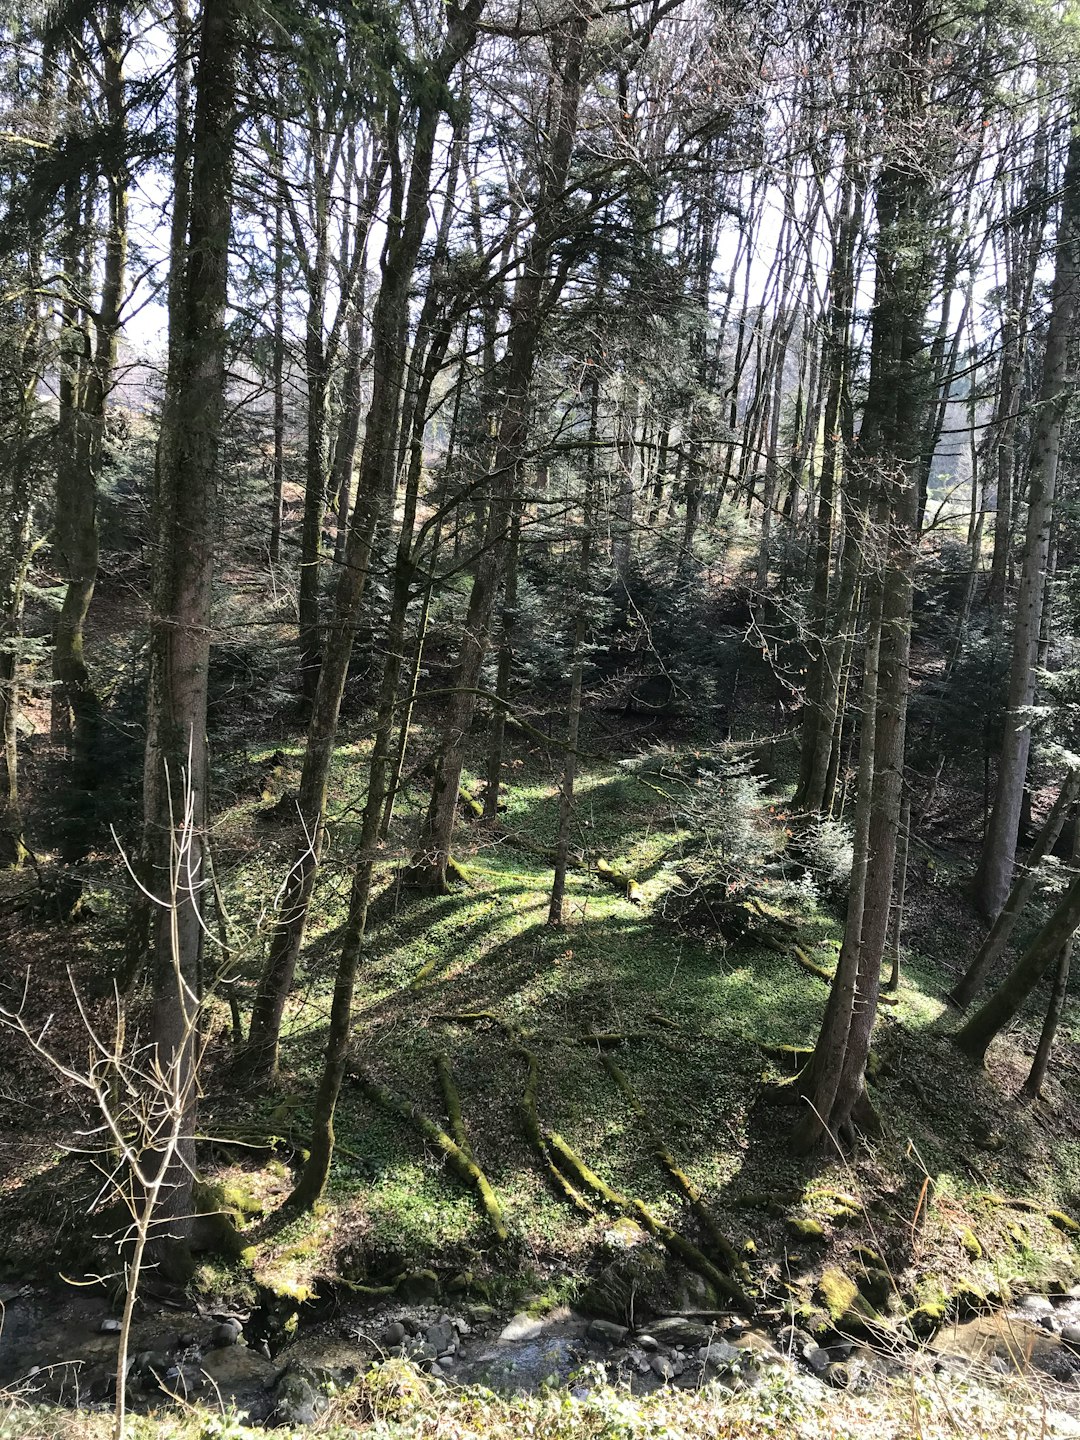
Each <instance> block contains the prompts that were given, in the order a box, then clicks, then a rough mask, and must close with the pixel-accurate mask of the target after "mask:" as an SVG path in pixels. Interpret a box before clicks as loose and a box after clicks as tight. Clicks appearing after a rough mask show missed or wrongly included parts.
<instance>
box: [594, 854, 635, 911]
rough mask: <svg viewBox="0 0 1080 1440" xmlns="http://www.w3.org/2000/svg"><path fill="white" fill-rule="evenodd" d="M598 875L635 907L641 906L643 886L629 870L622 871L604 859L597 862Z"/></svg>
mask: <svg viewBox="0 0 1080 1440" xmlns="http://www.w3.org/2000/svg"><path fill="white" fill-rule="evenodd" d="M596 873H597V875H599V877H600V879H601V880H603V881H605V882H606V883H607V884H608V885H611V886H614V888H615V889H616V890H620V891H621V892H622V894H623V895H624V896H625V898H626V899H627V900H629V901H630V902H631V904H633V905H640V904H641V902H642V900H643V898H644V897H643V895H642V893H641V886H640V885H639V884H638V882H637V881H636V880H635V879H634V877H633V875H631V874H630V873H629V871H627V870H621V869H620V868H619V867H618V866H617V865H612V864H611V862H610V861H609V860H604V859H603V858H601V859H599V860H597V862H596Z"/></svg>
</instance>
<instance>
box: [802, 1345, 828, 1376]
mask: <svg viewBox="0 0 1080 1440" xmlns="http://www.w3.org/2000/svg"><path fill="white" fill-rule="evenodd" d="M802 1358H803V1359H804V1360H805V1361H806V1363H807V1365H808V1366H809V1367H810V1369H811V1370H812V1371H813V1372H814V1374H815V1375H817V1376H819V1377H820V1378H822V1379H824V1377H825V1376H826V1375H827V1374H828V1370H829V1366H830V1365H831V1364H833V1361H832V1359H831V1357H830V1355H829V1352H828V1351H827V1350H823V1349H822V1348H821V1346H820V1345H808V1346H807V1348H806V1349H805V1350H804V1351H803V1355H802Z"/></svg>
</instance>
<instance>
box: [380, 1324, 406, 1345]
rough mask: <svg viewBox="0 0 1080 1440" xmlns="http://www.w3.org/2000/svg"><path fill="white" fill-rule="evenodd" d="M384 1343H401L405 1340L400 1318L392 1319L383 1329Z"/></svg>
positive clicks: (403, 1327)
mask: <svg viewBox="0 0 1080 1440" xmlns="http://www.w3.org/2000/svg"><path fill="white" fill-rule="evenodd" d="M382 1338H383V1344H384V1345H401V1344H403V1343H404V1340H405V1326H404V1325H403V1324H402V1323H401V1321H400V1320H395V1321H393V1322H392V1323H391V1324H390V1325H388V1326H387V1327H386V1329H385V1330H384V1331H383V1337H382Z"/></svg>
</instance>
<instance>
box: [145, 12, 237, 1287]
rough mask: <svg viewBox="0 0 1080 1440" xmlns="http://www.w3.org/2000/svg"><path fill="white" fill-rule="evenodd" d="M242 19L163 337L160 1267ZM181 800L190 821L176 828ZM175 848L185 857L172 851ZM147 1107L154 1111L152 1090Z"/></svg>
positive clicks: (226, 46) (185, 1179) (172, 1206)
mask: <svg viewBox="0 0 1080 1440" xmlns="http://www.w3.org/2000/svg"><path fill="white" fill-rule="evenodd" d="M238 24H239V21H238V16H237V12H236V8H235V5H234V3H233V0H207V3H206V5H205V6H204V9H203V14H202V22H201V27H200V37H199V61H198V78H197V82H196V99H195V120H194V133H193V137H192V172H191V191H190V207H189V212H188V233H187V243H186V245H185V246H184V247H183V251H182V258H183V266H184V268H183V277H182V279H180V278H179V277H175V278H176V279H177V282H178V291H179V293H178V295H177V306H176V316H177V320H178V323H179V325H180V327H181V328H180V333H179V334H178V335H176V336H175V337H174V336H170V342H175V343H170V362H171V363H173V364H174V365H175V370H174V372H173V374H172V375H171V376H170V386H169V389H170V393H171V397H172V404H171V405H170V406H169V409H168V414H167V420H168V429H167V430H163V433H162V435H161V439H160V452H159V472H158V473H159V485H158V494H157V509H158V524H157V533H158V535H159V536H160V537H161V540H162V542H163V544H162V548H161V551H160V553H159V555H158V557H157V564H156V569H155V593H154V597H153V612H152V617H151V638H150V685H149V707H148V714H147V738H146V763H145V774H144V804H145V824H146V832H147V846H146V850H147V854H148V856H149V857H150V858H151V866H150V868H149V870H148V872H147V881H148V885H149V888H150V890H151V893H152V896H153V899H154V901H155V914H154V927H153V928H154V959H153V1007H152V1014H151V1037H152V1041H153V1044H154V1047H155V1050H156V1064H157V1067H158V1070H159V1072H160V1074H161V1075H162V1076H164V1077H165V1083H166V1085H167V1088H168V1091H169V1093H170V1097H171V1103H174V1104H176V1105H179V1106H181V1107H182V1108H183V1110H184V1111H185V1112H186V1113H185V1120H184V1126H183V1137H182V1139H181V1141H180V1143H179V1145H178V1147H177V1151H176V1154H175V1156H174V1157H173V1158H172V1159H171V1160H170V1162H169V1174H168V1176H167V1180H166V1185H165V1191H164V1193H163V1199H162V1202H161V1205H160V1208H159V1211H158V1216H157V1231H156V1235H157V1243H156V1249H157V1251H158V1256H159V1263H161V1264H162V1265H163V1266H165V1267H166V1268H169V1267H170V1266H171V1265H172V1264H173V1262H174V1261H175V1262H176V1265H177V1268H182V1266H183V1265H184V1263H185V1261H186V1259H187V1252H188V1245H187V1242H188V1237H189V1235H190V1230H191V1224H192V1214H193V1206H192V1200H191V1186H192V1177H193V1173H194V1158H195V1111H196V1077H195V1065H196V1056H195V1052H194V1029H193V1024H192V1020H193V1011H194V1009H195V1008H197V1006H198V1004H199V983H200V962H201V950H202V935H203V928H202V884H203V875H204V867H203V864H202V826H203V822H204V817H205V814H206V788H207V775H206V755H207V747H206V703H207V679H208V671H209V661H210V633H211V630H210V626H211V584H212V578H213V542H214V534H215V526H216V516H217V484H218V443H219V440H220V430H221V421H222V414H223V408H224V395H225V359H226V330H225V316H226V307H227V304H228V284H227V282H228V256H229V238H230V231H231V224H232V207H231V199H230V190H229V185H230V177H231V173H232V162H233V153H234V141H235V126H236V113H235V112H236V75H235V69H236V51H237V45H238ZM185 780H186V789H187V792H188V795H189V802H190V807H191V815H192V816H193V817H194V818H193V822H192V828H191V830H190V834H189V835H188V834H186V832H185V827H184V814H183V810H184V802H183V800H182V798H181V792H182V791H183V790H184V789H185ZM178 846H184V847H185V848H183V849H181V850H179V852H178ZM150 1103H151V1104H153V1103H154V1096H153V1095H151V1100H150Z"/></svg>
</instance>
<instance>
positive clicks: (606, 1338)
mask: <svg viewBox="0 0 1080 1440" xmlns="http://www.w3.org/2000/svg"><path fill="white" fill-rule="evenodd" d="M585 1333H586V1334H587V1335H588V1337H589V1339H590V1340H599V1341H600V1343H601V1344H603V1345H621V1344H622V1342H623V1341H624V1340H625V1339H626V1337H627V1335H629V1333H630V1332H629V1330H628V1329H627V1327H626V1326H625V1325H616V1324H614V1323H613V1322H612V1321H610V1320H594V1321H593V1322H592V1324H591V1325H590V1326H589V1328H588V1330H587V1331H586V1332H585Z"/></svg>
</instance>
